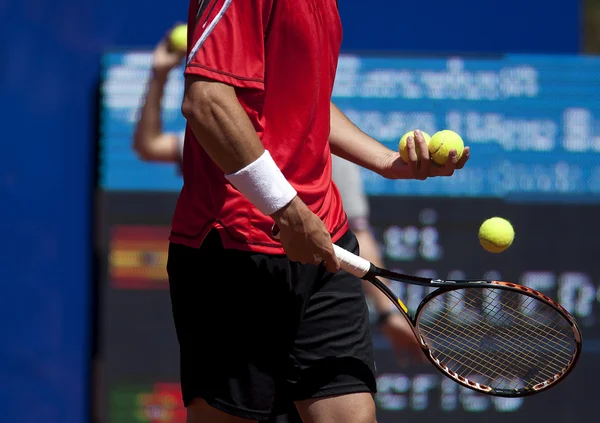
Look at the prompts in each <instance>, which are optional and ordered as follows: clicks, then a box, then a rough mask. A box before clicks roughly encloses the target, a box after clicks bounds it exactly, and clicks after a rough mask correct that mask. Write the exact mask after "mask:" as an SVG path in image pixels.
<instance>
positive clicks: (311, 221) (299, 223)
mask: <svg viewBox="0 0 600 423" xmlns="http://www.w3.org/2000/svg"><path fill="white" fill-rule="evenodd" d="M271 217H272V218H273V220H275V224H276V225H277V227H278V228H279V234H278V237H279V240H280V241H281V245H282V246H283V249H284V251H285V253H286V254H287V256H288V258H289V259H290V260H292V261H298V262H300V263H303V264H320V263H321V262H323V261H324V262H325V267H327V270H328V271H330V272H337V271H338V270H339V269H340V263H339V261H338V259H337V257H336V256H335V252H334V250H333V244H332V242H331V236H330V235H329V232H328V231H327V228H326V227H325V224H324V223H323V221H322V220H321V219H320V218H319V217H318V216H317V215H316V214H314V213H313V212H311V211H310V210H309V209H308V207H306V204H304V203H303V202H302V200H300V199H299V198H298V197H295V198H294V199H293V200H292V201H291V202H290V203H289V204H288V205H287V206H285V207H284V208H282V209H281V210H279V211H277V212H275V213H273V214H272V215H271Z"/></svg>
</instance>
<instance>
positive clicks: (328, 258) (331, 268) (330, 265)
mask: <svg viewBox="0 0 600 423" xmlns="http://www.w3.org/2000/svg"><path fill="white" fill-rule="evenodd" d="M322 258H323V260H324V261H325V267H326V268H327V271H328V272H331V273H336V272H337V271H338V270H340V261H339V260H338V258H337V256H336V255H335V251H334V250H333V244H331V246H329V247H328V248H327V249H325V250H324V251H323V257H322Z"/></svg>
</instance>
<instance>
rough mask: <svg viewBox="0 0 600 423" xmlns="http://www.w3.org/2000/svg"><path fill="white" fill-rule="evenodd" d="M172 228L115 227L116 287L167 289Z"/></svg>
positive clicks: (113, 262) (112, 267)
mask: <svg viewBox="0 0 600 423" xmlns="http://www.w3.org/2000/svg"><path fill="white" fill-rule="evenodd" d="M169 233H170V229H169V227H162V226H115V227H114V228H113V230H112V234H111V248H110V278H111V281H112V282H111V284H112V286H113V287H114V288H117V289H167V288H168V279H167V270H166V266H167V253H168V248H169Z"/></svg>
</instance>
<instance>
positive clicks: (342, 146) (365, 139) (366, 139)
mask: <svg viewBox="0 0 600 423" xmlns="http://www.w3.org/2000/svg"><path fill="white" fill-rule="evenodd" d="M329 144H330V146H331V153H332V154H335V155H336V156H339V157H341V158H343V159H346V160H349V161H351V162H353V163H356V164H357V165H359V166H362V167H364V168H366V169H369V170H372V171H373V172H376V173H379V169H381V168H382V167H383V166H384V164H385V163H386V162H387V161H389V160H390V156H391V153H393V152H392V151H391V150H390V149H389V148H387V147H386V146H384V145H383V144H381V143H380V142H378V141H376V140H374V139H373V138H371V137H370V136H369V135H367V134H365V133H364V132H363V131H362V130H361V129H360V128H359V127H358V126H356V125H355V124H354V123H352V121H350V119H348V118H347V117H346V115H344V114H343V113H342V111H341V110H340V109H338V108H337V106H336V105H335V104H333V103H331V132H330V134H329Z"/></svg>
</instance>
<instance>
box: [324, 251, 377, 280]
mask: <svg viewBox="0 0 600 423" xmlns="http://www.w3.org/2000/svg"><path fill="white" fill-rule="evenodd" d="M333 250H334V251H335V255H336V256H337V258H338V260H339V261H340V267H341V268H342V270H345V271H346V272H348V273H350V274H352V275H354V276H356V277H358V278H363V277H364V276H365V275H366V274H367V273H369V270H371V262H370V261H369V260H365V259H364V258H362V257H359V256H357V255H356V254H353V253H351V252H350V251H348V250H344V249H343V248H342V247H339V246H337V245H335V244H333Z"/></svg>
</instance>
